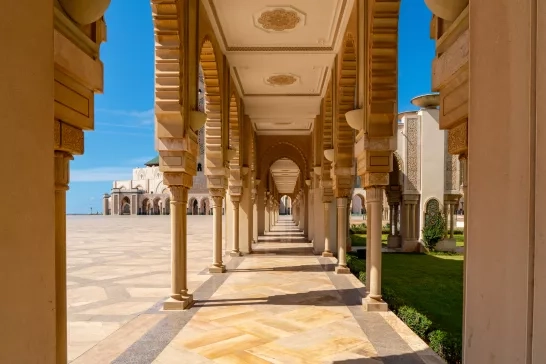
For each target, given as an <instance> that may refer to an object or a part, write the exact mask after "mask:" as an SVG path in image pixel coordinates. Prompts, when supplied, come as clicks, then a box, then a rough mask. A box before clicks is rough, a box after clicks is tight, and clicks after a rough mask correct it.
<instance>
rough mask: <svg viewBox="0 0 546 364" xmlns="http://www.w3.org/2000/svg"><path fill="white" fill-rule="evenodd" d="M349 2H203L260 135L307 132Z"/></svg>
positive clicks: (318, 102)
mask: <svg viewBox="0 0 546 364" xmlns="http://www.w3.org/2000/svg"><path fill="white" fill-rule="evenodd" d="M353 1H354V0H320V1H317V0H292V1H280V0H269V1H268V0H230V1H226V0H202V2H203V4H204V6H205V8H206V10H207V13H208V16H209V18H210V19H211V22H212V23H213V28H214V31H215V33H216V37H217V39H218V41H219V43H220V47H221V48H222V51H223V52H224V53H225V54H226V56H227V58H228V60H229V63H230V66H231V69H232V74H233V76H234V79H235V83H236V86H237V88H238V90H239V93H240V94H241V96H242V97H243V99H244V101H245V106H246V112H247V113H248V115H249V116H250V118H251V120H252V121H253V125H254V129H255V130H256V132H257V133H258V134H308V133H310V132H311V131H312V129H313V122H314V118H315V116H316V115H317V114H319V113H320V101H321V99H322V97H323V96H324V94H325V93H326V87H327V85H328V81H329V79H330V73H331V69H332V65H333V62H334V58H335V55H336V53H337V51H338V50H339V47H340V44H341V41H342V38H343V34H344V32H345V28H346V26H347V22H348V19H349V16H350V11H351V9H352V8H353ZM287 118H289V120H287Z"/></svg>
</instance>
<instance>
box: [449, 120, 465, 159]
mask: <svg viewBox="0 0 546 364" xmlns="http://www.w3.org/2000/svg"><path fill="white" fill-rule="evenodd" d="M467 125H468V122H464V123H462V124H459V125H457V126H456V127H454V128H452V129H449V131H448V138H447V146H448V151H449V153H450V154H462V153H465V152H466V150H467V149H468V134H467V133H468V131H467Z"/></svg>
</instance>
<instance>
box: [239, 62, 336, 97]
mask: <svg viewBox="0 0 546 364" xmlns="http://www.w3.org/2000/svg"><path fill="white" fill-rule="evenodd" d="M233 74H234V76H235V81H236V82H237V88H238V89H239V90H240V91H241V95H242V96H243V97H247V96H267V97H283V96H317V97H318V96H322V95H323V92H324V87H325V85H326V84H327V82H326V81H327V79H328V76H329V74H330V69H329V67H325V68H324V70H323V73H322V76H321V77H320V84H318V87H317V88H315V90H316V92H313V93H297V92H292V93H290V92H287V93H282V94H281V93H275V94H269V93H247V92H246V91H245V89H244V87H243V82H242V80H241V76H240V75H239V70H238V69H237V67H233ZM277 76H279V75H272V76H271V77H277ZM288 76H292V77H295V78H296V81H298V80H300V77H299V76H296V75H292V74H290V75H288ZM271 77H269V78H268V79H270V78H271ZM268 79H266V80H264V82H265V83H266V84H267V85H271V86H278V85H273V84H270V83H269V82H268V81H267V80H268ZM296 81H295V82H296ZM295 82H293V83H292V84H294V83H295Z"/></svg>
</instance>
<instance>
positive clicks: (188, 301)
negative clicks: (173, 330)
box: [163, 294, 194, 311]
mask: <svg viewBox="0 0 546 364" xmlns="http://www.w3.org/2000/svg"><path fill="white" fill-rule="evenodd" d="M193 303H194V300H193V295H192V294H189V295H187V296H184V297H182V299H181V300H175V299H174V298H172V297H169V298H168V299H167V300H166V301H165V302H163V310H164V311H181V310H187V309H188V308H190V307H191V306H193Z"/></svg>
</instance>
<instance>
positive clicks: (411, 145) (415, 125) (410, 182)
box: [404, 118, 421, 192]
mask: <svg viewBox="0 0 546 364" xmlns="http://www.w3.org/2000/svg"><path fill="white" fill-rule="evenodd" d="M419 129H420V128H419V119H418V118H406V134H407V142H406V161H407V168H406V171H407V172H406V181H405V183H404V185H405V186H404V190H405V191H412V192H418V191H419V186H420V182H421V181H420V175H421V173H420V165H419V161H420V148H419V134H420V130H419Z"/></svg>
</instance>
